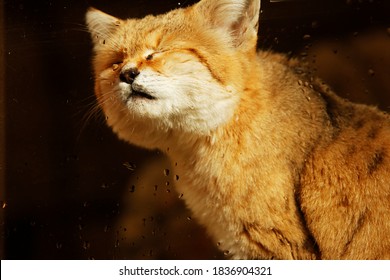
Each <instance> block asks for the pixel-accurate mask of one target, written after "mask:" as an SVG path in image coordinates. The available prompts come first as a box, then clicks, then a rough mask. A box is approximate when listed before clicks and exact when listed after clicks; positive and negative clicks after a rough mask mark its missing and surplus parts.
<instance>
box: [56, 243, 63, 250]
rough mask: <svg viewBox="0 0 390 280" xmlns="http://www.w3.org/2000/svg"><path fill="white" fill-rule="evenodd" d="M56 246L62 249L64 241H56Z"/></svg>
mask: <svg viewBox="0 0 390 280" xmlns="http://www.w3.org/2000/svg"><path fill="white" fill-rule="evenodd" d="M56 248H57V249H58V250H60V249H62V243H60V242H57V243H56Z"/></svg>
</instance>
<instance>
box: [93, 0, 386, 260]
mask: <svg viewBox="0 0 390 280" xmlns="http://www.w3.org/2000/svg"><path fill="white" fill-rule="evenodd" d="M259 11H260V1H259V0H251V1H249V0H248V1H244V0H202V1H201V2H199V3H197V4H196V5H194V6H192V7H189V8H186V9H177V10H174V11H172V12H170V13H167V14H165V15H160V16H148V17H146V18H144V19H140V20H135V19H129V20H119V19H116V18H115V17H112V16H109V15H107V14H104V13H103V12H100V11H98V10H94V9H91V10H90V11H89V12H88V13H87V23H88V26H89V29H90V32H91V34H92V38H93V41H94V50H95V59H94V68H95V75H96V87H95V89H96V96H97V98H98V101H99V103H100V105H101V107H102V109H103V111H104V113H105V114H106V116H107V122H108V125H109V126H111V127H112V129H113V130H114V131H115V132H116V133H117V134H118V136H119V137H120V138H122V139H124V140H126V141H128V142H130V143H132V144H135V145H139V146H142V147H145V148H150V149H154V148H158V149H160V150H162V151H164V152H166V153H167V154H168V156H169V157H170V158H171V159H172V161H173V162H175V163H177V166H175V169H176V170H175V174H178V175H179V176H180V181H178V182H177V188H178V190H179V193H181V194H183V195H182V196H183V199H185V201H186V203H187V205H188V207H189V208H190V209H191V210H192V212H193V213H194V217H195V218H196V219H197V220H198V221H199V222H200V223H201V224H203V225H204V226H205V227H206V228H207V230H208V232H209V233H210V234H211V235H212V236H213V237H214V238H215V240H216V241H217V242H219V244H220V248H221V249H222V250H226V251H229V253H230V254H231V255H232V257H233V258H237V259H241V258H243V259H257V258H261V259H320V258H322V259H389V258H390V157H389V156H390V120H389V117H388V115H387V114H385V113H382V112H380V111H379V110H377V109H376V108H373V107H369V106H365V105H356V104H352V103H350V102H348V101H346V100H343V99H341V98H339V97H337V96H336V95H335V94H334V93H333V92H332V91H331V90H330V89H328V88H327V86H326V85H325V84H323V83H322V82H321V81H320V80H318V79H316V78H313V77H310V76H309V75H308V74H302V73H301V72H302V71H301V69H302V66H300V65H299V62H298V61H295V60H289V59H287V58H286V57H285V56H283V55H279V54H273V53H271V52H263V51H260V52H256V41H257V28H258V18H259ZM123 77H126V79H125V78H123Z"/></svg>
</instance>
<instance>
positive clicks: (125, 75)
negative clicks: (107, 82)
mask: <svg viewBox="0 0 390 280" xmlns="http://www.w3.org/2000/svg"><path fill="white" fill-rule="evenodd" d="M139 74H140V72H139V70H138V68H136V67H132V68H128V69H124V70H122V72H121V73H120V75H119V79H120V80H121V81H122V82H124V83H127V84H130V85H131V84H132V83H134V80H135V78H136V77H137V76H138V75H139Z"/></svg>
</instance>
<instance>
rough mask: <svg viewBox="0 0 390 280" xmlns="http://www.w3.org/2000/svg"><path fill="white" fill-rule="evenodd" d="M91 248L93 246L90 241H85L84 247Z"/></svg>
mask: <svg viewBox="0 0 390 280" xmlns="http://www.w3.org/2000/svg"><path fill="white" fill-rule="evenodd" d="M89 248H91V244H90V243H89V242H88V241H84V242H83V249H84V250H88V249H89Z"/></svg>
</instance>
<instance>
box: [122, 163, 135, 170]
mask: <svg viewBox="0 0 390 280" xmlns="http://www.w3.org/2000/svg"><path fill="white" fill-rule="evenodd" d="M123 166H124V167H126V168H127V169H128V170H130V171H134V170H135V169H136V168H137V166H136V165H135V164H134V163H130V162H124V163H123Z"/></svg>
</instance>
